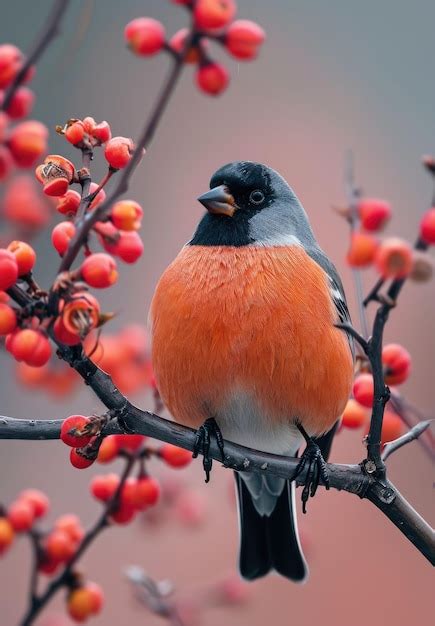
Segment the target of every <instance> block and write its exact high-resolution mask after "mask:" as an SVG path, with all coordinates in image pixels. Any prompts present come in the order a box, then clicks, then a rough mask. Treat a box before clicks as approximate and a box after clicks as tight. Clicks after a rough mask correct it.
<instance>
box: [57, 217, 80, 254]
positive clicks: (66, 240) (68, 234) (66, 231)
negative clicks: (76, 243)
mask: <svg viewBox="0 0 435 626" xmlns="http://www.w3.org/2000/svg"><path fill="white" fill-rule="evenodd" d="M75 234H76V227H75V226H74V224H73V223H72V222H60V223H59V224H56V226H55V227H54V228H53V230H52V232H51V243H52V244H53V246H54V248H55V249H56V250H57V252H58V253H59V254H60V256H63V255H64V254H65V252H66V251H67V250H68V246H69V244H70V241H71V239H72V238H73V237H74V235H75Z"/></svg>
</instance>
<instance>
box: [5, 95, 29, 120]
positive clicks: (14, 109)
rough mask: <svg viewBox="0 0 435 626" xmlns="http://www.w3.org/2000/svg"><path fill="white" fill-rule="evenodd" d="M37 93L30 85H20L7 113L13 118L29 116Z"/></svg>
mask: <svg viewBox="0 0 435 626" xmlns="http://www.w3.org/2000/svg"><path fill="white" fill-rule="evenodd" d="M34 101H35V94H34V93H33V91H32V90H31V89H29V88H28V87H18V89H17V91H16V92H15V93H14V95H13V96H12V100H11V102H10V104H9V106H8V108H7V111H6V112H7V114H8V115H9V117H10V118H11V119H13V120H18V119H21V118H23V117H27V116H28V115H29V113H30V111H31V110H32V108H33V103H34Z"/></svg>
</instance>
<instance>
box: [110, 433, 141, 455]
mask: <svg viewBox="0 0 435 626" xmlns="http://www.w3.org/2000/svg"><path fill="white" fill-rule="evenodd" d="M113 437H115V438H116V443H117V445H118V447H119V449H120V450H128V451H130V452H137V450H139V449H140V448H141V447H142V444H143V442H144V441H145V439H146V437H145V435H113Z"/></svg>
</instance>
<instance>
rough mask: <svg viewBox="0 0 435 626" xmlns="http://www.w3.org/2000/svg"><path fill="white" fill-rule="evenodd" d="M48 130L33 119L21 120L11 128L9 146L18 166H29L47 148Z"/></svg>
mask: <svg viewBox="0 0 435 626" xmlns="http://www.w3.org/2000/svg"><path fill="white" fill-rule="evenodd" d="M47 138H48V130H47V128H46V127H45V126H44V124H41V122H37V121H35V120H27V121H25V122H21V123H20V124H18V125H17V126H15V128H13V129H12V131H11V134H10V136H9V142H8V145H9V148H10V150H11V152H12V156H13V157H14V160H15V162H16V164H17V165H18V166H19V167H31V166H32V165H33V164H34V163H35V161H36V160H37V159H39V157H40V156H41V155H42V154H43V153H44V152H45V151H46V149H47Z"/></svg>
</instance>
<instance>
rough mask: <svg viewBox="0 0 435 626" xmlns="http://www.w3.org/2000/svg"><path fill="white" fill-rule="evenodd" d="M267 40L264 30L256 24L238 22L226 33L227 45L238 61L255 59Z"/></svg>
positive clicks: (231, 25) (245, 21)
mask: <svg viewBox="0 0 435 626" xmlns="http://www.w3.org/2000/svg"><path fill="white" fill-rule="evenodd" d="M265 38H266V35H265V33H264V30H263V29H262V28H261V26H259V25H258V24H256V23H255V22H251V21H250V20H236V21H235V22H233V23H232V24H230V26H229V28H228V30H227V32H226V39H225V45H226V47H227V49H228V51H229V52H230V53H231V54H232V55H233V56H234V57H236V58H237V59H254V58H255V57H256V56H257V54H258V48H259V46H261V44H262V43H263V42H264V40H265Z"/></svg>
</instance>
